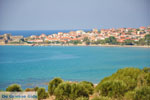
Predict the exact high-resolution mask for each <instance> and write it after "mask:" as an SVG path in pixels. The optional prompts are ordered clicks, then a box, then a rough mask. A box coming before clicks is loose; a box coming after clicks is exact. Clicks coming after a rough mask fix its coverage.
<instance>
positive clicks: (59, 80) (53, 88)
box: [48, 78, 63, 95]
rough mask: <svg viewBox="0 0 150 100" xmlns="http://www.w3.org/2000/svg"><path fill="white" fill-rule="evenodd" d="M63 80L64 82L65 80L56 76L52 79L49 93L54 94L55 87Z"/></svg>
mask: <svg viewBox="0 0 150 100" xmlns="http://www.w3.org/2000/svg"><path fill="white" fill-rule="evenodd" d="M62 82H63V80H62V79H61V78H54V79H53V80H51V81H50V82H49V84H48V93H49V94H50V95H54V91H55V89H56V88H57V86H58V85H59V84H60V83H62Z"/></svg>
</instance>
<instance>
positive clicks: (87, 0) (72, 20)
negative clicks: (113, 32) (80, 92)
mask: <svg viewBox="0 0 150 100" xmlns="http://www.w3.org/2000/svg"><path fill="white" fill-rule="evenodd" d="M148 25H150V0H0V30H56V29H91V28H99V29H100V28H112V27H114V28H118V27H139V26H148Z"/></svg>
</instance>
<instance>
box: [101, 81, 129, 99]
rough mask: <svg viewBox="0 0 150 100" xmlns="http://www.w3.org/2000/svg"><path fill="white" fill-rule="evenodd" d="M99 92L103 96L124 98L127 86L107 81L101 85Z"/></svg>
mask: <svg viewBox="0 0 150 100" xmlns="http://www.w3.org/2000/svg"><path fill="white" fill-rule="evenodd" d="M99 90H100V95H102V96H109V97H113V98H120V97H122V96H124V93H125V91H126V85H125V84H124V83H123V82H122V81H106V82H104V83H102V84H101V86H100V88H99Z"/></svg>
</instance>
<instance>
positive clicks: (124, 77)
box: [96, 67, 144, 91]
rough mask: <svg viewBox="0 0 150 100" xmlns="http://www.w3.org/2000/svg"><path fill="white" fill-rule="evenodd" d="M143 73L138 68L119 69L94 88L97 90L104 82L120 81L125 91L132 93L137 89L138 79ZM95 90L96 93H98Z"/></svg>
mask: <svg viewBox="0 0 150 100" xmlns="http://www.w3.org/2000/svg"><path fill="white" fill-rule="evenodd" d="M143 73H144V72H143V71H142V70H140V69H138V68H132V67H130V68H123V69H119V70H118V71H117V72H116V73H114V74H113V75H111V76H109V77H106V78H104V79H103V80H102V81H101V82H100V83H99V84H98V85H97V87H96V90H97V89H98V90H99V86H100V85H101V84H102V83H103V82H106V81H113V80H120V81H123V82H124V83H125V84H126V86H127V87H126V89H127V91H133V90H134V89H135V88H136V87H137V82H138V80H137V79H138V77H139V76H140V75H141V74H143ZM98 90H97V91H98Z"/></svg>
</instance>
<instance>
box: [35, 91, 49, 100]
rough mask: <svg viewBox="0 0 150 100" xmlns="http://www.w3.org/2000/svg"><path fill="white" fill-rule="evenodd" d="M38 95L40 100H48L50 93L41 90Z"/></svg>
mask: <svg viewBox="0 0 150 100" xmlns="http://www.w3.org/2000/svg"><path fill="white" fill-rule="evenodd" d="M37 93H38V100H41V99H46V98H47V97H48V93H47V92H46V91H45V88H39V89H38V91H37Z"/></svg>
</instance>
